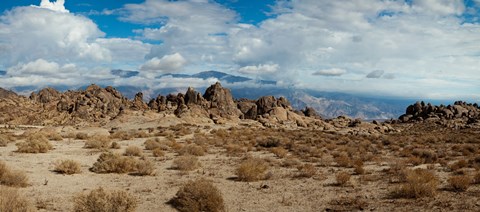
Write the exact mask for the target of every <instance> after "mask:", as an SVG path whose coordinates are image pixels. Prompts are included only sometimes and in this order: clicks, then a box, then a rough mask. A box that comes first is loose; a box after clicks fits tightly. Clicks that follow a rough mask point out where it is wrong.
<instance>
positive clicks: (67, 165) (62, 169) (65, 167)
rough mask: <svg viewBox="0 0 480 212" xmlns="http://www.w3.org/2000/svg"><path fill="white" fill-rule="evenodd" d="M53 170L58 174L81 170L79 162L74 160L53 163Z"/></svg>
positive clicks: (68, 173) (73, 172) (76, 172)
mask: <svg viewBox="0 0 480 212" xmlns="http://www.w3.org/2000/svg"><path fill="white" fill-rule="evenodd" d="M54 171H55V172H57V173H60V174H67V175H71V174H78V173H81V172H82V170H81V167H80V163H78V162H76V161H74V160H62V161H58V162H57V163H56V164H55V169H54Z"/></svg>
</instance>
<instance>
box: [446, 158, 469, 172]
mask: <svg viewBox="0 0 480 212" xmlns="http://www.w3.org/2000/svg"><path fill="white" fill-rule="evenodd" d="M467 166H468V162H467V161H466V160H464V159H462V160H459V161H456V162H455V163H453V164H451V165H450V166H449V168H450V169H451V170H452V171H457V170H459V169H461V168H465V167H467Z"/></svg>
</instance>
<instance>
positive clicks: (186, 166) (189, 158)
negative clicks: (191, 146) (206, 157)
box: [173, 155, 200, 171]
mask: <svg viewBox="0 0 480 212" xmlns="http://www.w3.org/2000/svg"><path fill="white" fill-rule="evenodd" d="M173 167H174V168H175V169H178V170H182V171H191V170H195V169H197V168H198V167H200V162H199V161H198V158H197V157H195V156H193V155H185V156H180V157H178V158H176V159H175V160H173Z"/></svg>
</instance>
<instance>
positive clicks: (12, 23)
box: [0, 0, 480, 101]
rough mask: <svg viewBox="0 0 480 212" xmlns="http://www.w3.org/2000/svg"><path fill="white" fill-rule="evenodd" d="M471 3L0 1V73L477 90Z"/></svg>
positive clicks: (352, 89)
mask: <svg viewBox="0 0 480 212" xmlns="http://www.w3.org/2000/svg"><path fill="white" fill-rule="evenodd" d="M479 8H480V0H391V1H384V0H355V1H353V0H352V1H330V0H277V1H275V0H258V1H247V0H218V1H213V0H210V1H208V0H184V1H168V0H117V1H98V0H96V1H94V0H86V1H77V0H66V1H48V0H43V1H40V0H36V1H33V0H17V1H13V0H9V1H4V2H2V4H1V5H0V10H1V11H2V14H1V16H0V70H1V71H3V72H1V73H2V74H0V85H1V86H2V87H7V88H13V87H18V86H34V87H43V86H51V85H62V86H67V87H68V86H71V87H76V86H77V87H78V86H81V85H83V84H90V83H101V84H111V85H114V86H119V85H139V84H140V85H145V86H146V87H149V88H152V89H155V88H159V87H168V86H194V87H204V86H205V85H208V84H210V83H212V82H214V81H215V79H208V80H200V79H189V78H186V79H159V78H158V76H160V75H162V74H165V73H197V72H200V71H207V70H217V71H223V72H226V73H230V74H234V75H241V76H247V77H251V78H255V79H265V80H276V81H278V82H279V86H294V87H298V88H310V89H317V90H323V91H336V92H347V93H359V94H365V95H382V96H392V97H408V98H429V99H468V100H473V101H479V100H480V71H479V70H478V67H480V58H479V57H480V24H479V22H480V19H479V18H480V15H479V12H478V11H479ZM112 69H120V70H129V71H135V72H138V74H136V75H128V76H129V77H125V76H123V77H120V76H118V74H117V75H116V74H112V72H111V70H112ZM3 73H5V74H3ZM227 86H253V87H254V86H257V85H255V84H236V85H227Z"/></svg>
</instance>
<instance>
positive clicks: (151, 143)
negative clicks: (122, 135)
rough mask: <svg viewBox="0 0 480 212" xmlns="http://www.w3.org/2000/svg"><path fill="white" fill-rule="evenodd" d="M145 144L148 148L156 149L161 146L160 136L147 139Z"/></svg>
mask: <svg viewBox="0 0 480 212" xmlns="http://www.w3.org/2000/svg"><path fill="white" fill-rule="evenodd" d="M143 144H144V145H145V149H146V150H154V149H156V148H159V147H161V144H160V139H159V138H154V139H152V138H151V139H147V140H146V141H145V142H144V143H143Z"/></svg>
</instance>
